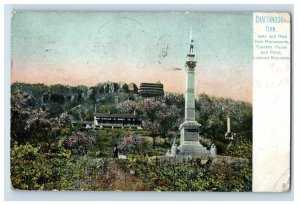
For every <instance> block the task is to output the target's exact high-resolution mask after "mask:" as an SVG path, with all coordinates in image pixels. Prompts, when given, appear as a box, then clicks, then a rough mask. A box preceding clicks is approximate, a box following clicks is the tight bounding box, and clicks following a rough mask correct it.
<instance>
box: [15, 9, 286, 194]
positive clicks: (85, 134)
mask: <svg viewBox="0 0 300 205" xmlns="http://www.w3.org/2000/svg"><path fill="white" fill-rule="evenodd" d="M290 19H291V16H290V15H289V13H270V12H269V13H266V12H265V13H263V12H240V13H239V12H236V13H234V12H222V13H221V12H219V13H217V12H87V11H85V12H79V11H77V12H75V11H73V12H70V11H69V12H67V11H13V12H12V14H11V112H10V115H11V131H10V137H11V141H10V142H11V148H10V149H11V151H10V167H11V173H10V176H11V187H12V188H13V189H14V190H44V191H53V190H70V191H184V192H186V191H202V192H252V191H253V192H286V191H289V189H290V73H291V71H290V70H291V37H290V35H291V33H290V32H291V23H290Z"/></svg>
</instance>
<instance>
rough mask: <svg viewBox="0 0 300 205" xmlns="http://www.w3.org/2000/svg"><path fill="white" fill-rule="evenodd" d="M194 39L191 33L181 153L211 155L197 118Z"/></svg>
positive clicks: (186, 70)
mask: <svg viewBox="0 0 300 205" xmlns="http://www.w3.org/2000/svg"><path fill="white" fill-rule="evenodd" d="M196 63H197V62H196V60H195V54H194V40H193V39H192V32H191V34H190V50H189V53H188V54H187V58H186V62H185V73H186V89H185V120H184V122H183V123H182V124H181V125H180V127H179V130H180V146H179V147H178V149H179V155H193V156H211V150H207V148H206V147H203V146H202V145H201V144H200V142H199V127H200V126H201V125H200V124H199V123H198V122H197V121H196V120H195V67H196Z"/></svg>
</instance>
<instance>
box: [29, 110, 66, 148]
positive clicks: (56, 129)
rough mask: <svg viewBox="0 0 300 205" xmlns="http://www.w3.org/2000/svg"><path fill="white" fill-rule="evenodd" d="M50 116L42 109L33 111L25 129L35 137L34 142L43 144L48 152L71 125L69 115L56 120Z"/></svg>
mask: <svg viewBox="0 0 300 205" xmlns="http://www.w3.org/2000/svg"><path fill="white" fill-rule="evenodd" d="M48 116H49V114H48V113H47V112H46V111H43V110H42V109H35V110H32V111H31V113H30V116H29V118H28V120H27V121H26V127H25V129H26V130H29V132H30V134H31V135H32V136H33V137H34V138H33V139H32V140H33V142H35V143H41V144H42V145H43V149H45V151H46V152H48V151H50V150H51V146H52V145H53V144H54V142H55V141H56V140H57V139H58V137H59V136H60V134H61V129H62V128H64V127H68V126H70V124H71V117H70V115H68V114H67V113H62V114H61V115H60V116H59V117H55V118H49V117H48Z"/></svg>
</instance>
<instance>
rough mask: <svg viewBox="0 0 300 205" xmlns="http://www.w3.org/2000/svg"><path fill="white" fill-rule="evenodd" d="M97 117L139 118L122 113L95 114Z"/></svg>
mask: <svg viewBox="0 0 300 205" xmlns="http://www.w3.org/2000/svg"><path fill="white" fill-rule="evenodd" d="M94 116H96V117H107V118H134V119H135V118H137V116H136V115H134V114H121V113H94Z"/></svg>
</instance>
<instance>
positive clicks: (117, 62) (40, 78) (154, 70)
mask: <svg viewBox="0 0 300 205" xmlns="http://www.w3.org/2000/svg"><path fill="white" fill-rule="evenodd" d="M190 28H192V30H193V39H194V41H195V48H194V50H195V53H196V56H197V61H198V64H197V73H196V90H198V93H200V92H206V93H208V94H211V95H215V96H220V97H232V98H237V99H239V98H240V99H242V100H246V101H251V100H252V99H251V98H252V14H251V13H231V14H230V13H199V12H198V13H197V12H165V13H163V12H161V13H157V12H132V13H128V12H114V13H109V12H29V11H27V12H25V11H22V12H17V13H16V14H15V15H14V17H13V19H12V31H11V34H12V61H13V64H12V82H15V81H24V82H32V83H36V82H43V83H46V84H54V83H62V84H71V85H76V84H86V85H94V84H97V82H101V81H106V80H110V81H120V82H121V81H123V82H136V83H137V84H138V83H140V82H143V81H161V82H163V83H164V84H165V89H166V90H167V91H168V90H169V91H170V92H183V90H184V72H183V71H177V72H175V71H174V72H173V71H172V68H174V67H179V68H183V66H184V61H185V56H186V54H187V52H188V49H189V45H188V44H189V42H188V41H189V35H190V34H189V32H190ZM174 79H178V81H177V82H178V83H176V84H172V82H174ZM220 84H221V85H223V86H222V87H224V91H223V93H224V94H223V95H222V93H221V92H220V91H219V90H217V89H216V88H217V87H220ZM232 84H234V85H235V86H234V87H238V88H239V89H237V88H232V87H233V86H232ZM239 92H240V93H239ZM242 92H244V93H242ZM245 93H247V96H248V97H247V96H243V95H245ZM239 96H241V97H239Z"/></svg>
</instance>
